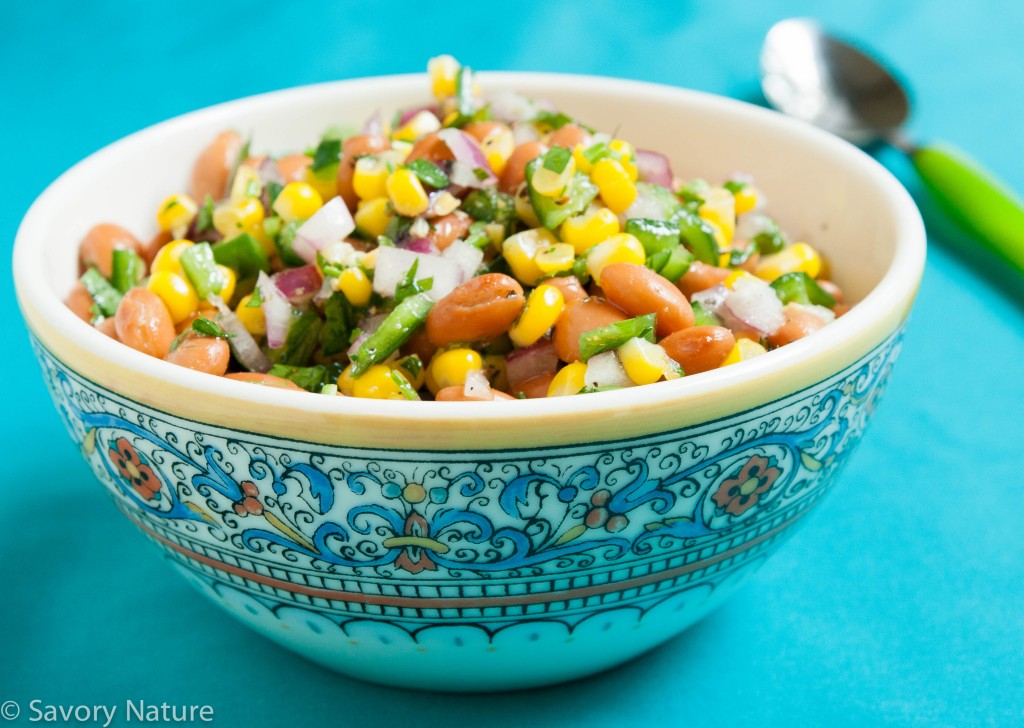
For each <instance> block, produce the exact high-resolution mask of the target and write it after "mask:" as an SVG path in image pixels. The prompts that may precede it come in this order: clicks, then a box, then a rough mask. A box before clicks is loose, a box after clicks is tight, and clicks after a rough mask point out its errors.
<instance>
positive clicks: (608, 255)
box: [587, 233, 647, 285]
mask: <svg viewBox="0 0 1024 728" xmlns="http://www.w3.org/2000/svg"><path fill="white" fill-rule="evenodd" d="M646 261H647V256H646V253H644V246H643V245H641V243H640V241H639V240H637V239H636V238H635V237H633V236H632V235H630V234H629V233H619V234H618V235H614V236H612V237H610V238H608V239H607V240H605V241H604V242H603V243H598V244H597V245H595V246H594V247H593V248H591V249H590V252H588V253H587V270H588V271H590V275H591V276H592V277H593V278H594V280H595V281H597V285H601V273H602V272H603V271H604V269H605V268H606V267H607V266H609V265H611V264H612V263H635V264H637V265H643V264H644V263H645V262H646Z"/></svg>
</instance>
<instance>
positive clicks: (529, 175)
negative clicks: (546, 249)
mask: <svg viewBox="0 0 1024 728" xmlns="http://www.w3.org/2000/svg"><path fill="white" fill-rule="evenodd" d="M540 163H541V162H540V158H539V157H538V158H537V159H534V160H532V161H531V162H530V163H529V164H527V165H526V179H527V180H532V179H533V173H534V171H535V170H536V169H537V165H538V164H540ZM527 188H528V190H529V193H530V204H531V205H533V211H534V212H535V213H537V219H538V220H539V221H540V224H541V225H543V226H544V227H546V228H547V229H548V230H554V229H555V228H557V227H558V226H559V225H561V224H562V223H563V222H565V221H566V219H568V218H569V217H570V216H572V215H576V214H578V213H581V212H583V211H584V210H585V209H587V205H589V204H590V203H591V202H593V201H594V198H595V197H597V185H595V184H594V183H593V182H591V181H590V178H589V177H588V176H587V175H585V174H582V173H577V174H575V175H573V177H572V179H570V180H569V184H568V185H567V186H566V188H565V194H564V195H563V196H562V200H555V199H553V198H551V197H548V196H547V195H542V194H541V193H539V192H537V190H535V189H534V188H533V184H532V182H527Z"/></svg>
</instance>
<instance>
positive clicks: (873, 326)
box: [13, 71, 925, 427]
mask: <svg viewBox="0 0 1024 728" xmlns="http://www.w3.org/2000/svg"><path fill="white" fill-rule="evenodd" d="M478 78H479V81H480V83H481V85H482V86H485V87H487V88H489V89H496V90H500V89H506V88H509V89H515V88H523V87H528V88H530V89H531V90H532V89H538V88H539V89H541V90H543V89H549V90H550V92H553V93H556V92H557V91H558V90H559V89H561V90H565V89H566V88H570V89H572V91H573V92H574V93H580V92H584V93H595V94H614V95H616V96H617V97H630V96H634V97H637V98H646V99H649V98H650V97H651V96H652V95H655V96H666V95H667V96H669V97H675V98H676V99H678V100H680V101H682V102H684V103H685V104H687V105H690V106H694V107H703V108H707V109H710V110H716V111H724V112H726V113H728V114H731V115H734V116H737V117H740V118H743V119H744V120H748V121H750V122H751V123H754V124H758V125H765V126H768V127H774V128H776V129H781V130H782V131H783V132H784V133H789V134H795V133H798V134H800V135H801V137H802V140H803V141H806V143H807V144H808V145H811V146H813V147H816V148H817V149H819V150H821V151H822V152H823V153H827V154H829V155H831V156H833V157H835V158H836V159H838V160H841V161H843V162H844V163H845V164H849V165H852V166H853V167H855V168H857V169H858V170H859V171H860V172H862V173H864V174H866V175H867V176H868V177H869V178H870V179H871V180H872V181H873V182H874V183H875V184H877V185H879V186H880V187H881V188H882V189H883V191H884V192H885V196H886V198H887V201H888V202H889V203H890V209H891V212H892V214H893V217H894V220H895V221H896V235H895V245H896V249H895V250H894V252H893V256H892V261H891V263H890V264H889V266H888V269H887V270H886V271H885V273H884V275H883V276H882V278H881V280H879V281H878V283H877V284H876V285H875V286H874V288H872V289H871V291H870V292H869V293H868V294H867V295H866V296H865V297H864V298H863V299H861V300H860V301H859V302H858V303H857V305H856V306H854V307H853V308H852V309H851V310H850V311H849V312H848V313H847V314H846V315H844V316H843V317H841V318H840V319H838V320H836V321H835V322H834V323H832V324H830V325H829V326H826V327H825V328H824V329H822V330H821V331H818V332H816V333H815V335H814V336H813V337H808V338H805V339H801V340H799V341H796V342H793V343H791V344H788V345H787V346H785V347H782V348H780V349H777V350H773V351H771V352H769V353H768V354H767V355H765V356H761V357H757V358H755V359H753V360H750V361H746V362H742V363H741V364H739V365H736V366H730V367H726V368H723V369H717V370H713V371H710V372H705V373H703V374H701V376H700V377H697V378H686V377H684V378H682V379H679V380H675V381H671V382H661V383H658V384H655V385H646V386H641V387H633V388H628V389H624V390H618V391H611V392H602V393H598V394H596V395H592V396H587V397H573V398H571V404H570V401H569V398H562V397H555V398H542V399H533V400H523V401H518V400H515V401H502V400H498V401H495V402H492V403H490V406H488V407H483V406H481V405H480V403H477V402H434V401H430V402H415V401H412V402H410V401H391V400H367V399H357V398H354V397H317V396H312V395H311V393H309V392H294V391H288V390H281V389H276V388H272V387H254V386H252V385H250V384H247V383H245V382H237V381H232V380H226V379H224V378H222V377H216V378H215V377H211V376H209V375H207V374H202V373H199V372H195V371H192V370H189V369H185V368H183V367H179V366H175V365H174V364H171V363H168V362H164V361H161V360H157V359H155V358H154V357H150V356H148V355H145V354H142V353H141V352H138V351H136V350H134V349H131V348H129V347H127V346H125V345H123V344H121V343H120V342H116V341H114V340H112V339H110V338H108V337H106V336H105V335H103V334H102V333H101V332H99V331H97V330H95V329H94V328H92V327H90V326H87V325H83V322H81V320H80V319H78V317H77V316H75V315H74V314H73V313H72V312H71V311H70V310H69V309H68V308H67V307H66V306H65V305H64V303H63V300H62V298H61V297H60V296H59V295H58V294H57V293H56V292H54V291H52V290H51V287H50V285H49V283H48V282H47V280H46V271H45V265H44V253H43V250H44V246H43V245H39V244H38V241H40V240H41V239H42V240H45V230H46V224H47V220H46V217H47V214H48V212H49V210H50V208H51V207H53V205H54V204H56V202H55V200H56V199H57V198H59V196H60V195H61V194H62V191H63V190H64V189H65V188H67V187H70V186H73V185H75V184H76V183H79V182H80V180H81V179H82V178H83V177H87V176H88V175H89V174H90V173H91V172H92V170H93V168H94V167H96V166H97V165H99V164H102V163H103V162H104V160H105V159H106V158H107V157H108V156H110V155H113V154H116V153H118V152H119V151H121V150H123V149H125V148H130V147H131V146H133V145H136V144H142V143H147V142H149V141H151V140H152V139H155V138H159V137H160V136H163V135H166V134H171V133H174V132H175V131H178V130H182V131H183V130H185V129H187V128H189V127H191V126H197V125H205V124H207V123H209V122H211V121H212V120H215V119H216V118H217V117H238V116H242V115H244V113H246V112H247V111H249V110H254V109H257V108H261V107H265V106H274V105H278V104H282V103H289V102H291V101H296V100H299V99H302V98H305V97H312V96H318V95H321V94H328V95H330V94H333V95H339V96H341V95H344V94H359V93H360V92H362V91H364V90H368V89H374V90H379V89H381V88H383V87H388V88H392V89H393V90H394V91H395V92H396V93H398V92H400V91H401V89H403V88H406V87H409V88H416V89H417V90H418V91H419V92H420V93H422V88H424V87H425V86H424V84H425V83H426V76H425V74H422V73H417V74H398V75H387V76H374V77H366V78H357V79H349V80H342V81H331V82H326V83H318V84H310V85H304V86H298V87H294V88H288V89H283V90H278V91H270V92H267V93H262V94H258V95H254V96H248V97H244V98H240V99H235V100H231V101H226V102H223V103H219V104H216V105H213V106H208V107H205V108H202V109H198V110H195V111H191V112H188V113H185V114H182V115H179V116H176V117H173V118H170V119H167V120H165V121H162V122H159V123H157V124H154V125H152V126H149V127H146V128H144V129H142V130H139V131H137V132H134V133H132V134H130V135H128V136H126V137H123V138H121V139H119V140H117V141H115V142H113V143H111V144H109V145H106V146H104V147H103V148H101V149H99V150H97V151H96V152H93V153H92V154H90V155H89V156H87V157H86V158H85V159H83V160H81V161H79V162H78V163H76V164H75V165H74V166H72V167H71V168H70V169H68V170H67V171H65V172H64V173H63V174H61V175H60V176H59V177H58V178H57V179H56V180H54V181H53V182H52V183H51V184H50V185H49V186H48V187H47V188H46V189H45V190H44V191H43V192H42V193H41V194H40V195H39V197H38V198H37V199H36V200H35V201H34V203H33V204H32V205H31V207H30V208H29V210H28V212H27V213H26V214H25V217H24V219H23V220H22V222H21V224H20V226H19V228H18V231H17V235H16V238H15V244H14V253H13V272H14V278H15V287H16V291H17V298H18V301H19V305H20V306H21V308H22V311H23V315H25V317H26V319H29V318H30V317H29V316H28V311H29V310H30V309H32V310H34V312H35V313H36V315H37V316H38V317H39V320H40V321H42V322H44V323H45V324H47V325H49V327H51V328H52V330H53V332H54V333H55V334H56V335H58V336H60V337H63V338H64V339H66V340H69V341H70V342H71V343H73V344H74V345H75V346H76V347H77V348H78V349H81V350H84V351H92V352H94V353H95V354H96V355H97V356H99V357H102V358H104V359H107V360H109V361H110V362H113V363H116V364H119V365H122V366H124V367H125V368H128V369H132V370H134V371H136V372H138V373H139V374H140V376H143V377H146V378H149V379H152V380H154V381H161V382H168V381H169V382H171V383H173V384H175V385H178V386H180V387H183V388H185V389H187V390H189V391H191V392H192V393H193V394H194V395H195V396H197V397H201V396H204V395H216V396H217V397H220V398H225V399H227V400H233V401H234V402H236V403H237V405H238V406H239V407H244V408H251V407H262V406H266V407H274V408H285V409H290V410H293V411H295V412H297V413H309V414H315V415H324V416H328V417H345V418H362V417H372V418H378V419H380V418H383V419H391V420H410V419H412V420H416V421H417V422H418V423H419V424H418V426H419V427H430V426H431V424H432V423H433V424H437V425H441V426H444V425H445V424H446V423H451V422H453V421H456V420H464V419H465V418H467V417H472V418H473V420H474V421H475V422H478V423H484V424H489V425H490V426H491V427H494V426H502V425H501V423H504V426H508V427H521V426H523V425H525V424H527V423H528V422H529V421H534V422H536V421H537V420H538V418H541V419H543V418H547V417H551V416H559V417H566V416H568V417H571V418H574V419H579V420H587V419H591V418H595V417H598V416H606V415H609V416H612V415H614V414H615V413H617V412H621V411H622V410H623V409H624V408H626V409H630V410H633V409H635V408H640V409H644V408H646V407H650V406H654V405H658V406H661V405H664V404H665V403H666V400H669V401H670V402H671V403H673V404H675V405H678V406H680V407H685V405H686V404H687V403H688V402H690V401H692V400H694V399H695V398H700V397H707V396H713V395H715V394H716V393H722V392H725V391H726V390H729V389H731V388H733V387H735V386H737V385H740V384H744V383H748V384H749V383H750V382H754V381H758V380H761V379H764V378H767V377H772V376H782V375H784V374H787V373H789V372H792V371H794V370H798V369H800V368H801V367H804V366H806V365H807V362H808V360H809V359H813V358H814V357H816V356H819V355H822V354H824V353H827V352H828V351H830V350H833V349H837V348H839V347H841V346H842V345H844V344H849V343H851V342H853V341H855V340H858V339H862V338H863V337H865V336H871V335H872V333H873V332H874V333H875V334H877V328H878V326H879V322H880V321H882V320H884V319H886V318H891V317H892V312H893V311H894V310H897V311H899V312H900V316H899V318H900V320H902V318H903V317H904V316H905V314H906V312H907V310H908V309H909V304H910V301H911V300H912V299H913V297H914V294H915V293H916V289H917V286H918V284H919V282H920V279H921V276H922V274H923V270H924V261H925V231H924V225H923V222H922V220H921V217H920V214H919V212H918V210H917V207H916V205H915V204H914V202H913V200H912V198H911V197H910V195H909V193H908V192H907V191H906V190H905V189H904V187H903V186H902V185H901V184H900V183H899V182H898V181H897V180H896V178H895V177H894V176H893V175H892V174H891V173H890V172H889V171H888V170H886V169H885V168H884V167H883V166H882V165H881V164H880V163H878V162H877V161H875V160H874V159H873V158H871V157H870V156H868V155H867V154H866V153H864V152H863V151H861V150H860V149H858V148H856V147H854V146H852V145H850V144H848V143H847V142H845V141H843V140H841V139H839V138H838V137H835V136H833V135H831V134H828V133H827V132H824V131H822V130H820V129H817V128H815V127H812V126H810V125H809V124H807V123H805V122H801V121H798V120H794V119H791V118H788V117H785V116H784V115H782V114H780V113H778V112H775V111H772V110H769V109H766V108H762V107H758V106H754V105H753V104H749V103H746V102H743V101H739V100H736V99H732V98H728V97H723V96H717V95H714V94H710V93H706V92H701V91H695V90H691V89H684V88H679V87H675V86H668V85H664V84H659V83H651V82H646V81H634V80H628V79H621V78H610V77H605V76H594V75H578V74H563V73H542V72H515V71H489V72H488V71H485V72H481V73H479V74H478ZM29 328H30V329H32V325H31V321H30V322H29ZM881 338H882V337H880V336H877V335H876V339H877V340H881ZM67 363H68V365H69V366H72V363H71V362H67ZM72 368H74V367H73V366H72ZM741 409H742V408H741Z"/></svg>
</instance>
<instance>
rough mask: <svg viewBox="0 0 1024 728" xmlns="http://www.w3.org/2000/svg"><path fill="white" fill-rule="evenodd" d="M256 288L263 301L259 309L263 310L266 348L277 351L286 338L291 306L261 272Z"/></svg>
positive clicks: (290, 317)
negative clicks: (265, 325)
mask: <svg viewBox="0 0 1024 728" xmlns="http://www.w3.org/2000/svg"><path fill="white" fill-rule="evenodd" d="M256 287H257V288H258V289H259V291H260V298H262V299H263V303H262V304H260V308H262V309H263V317H264V318H265V319H266V321H267V346H269V347H270V348H271V349H279V348H281V347H282V346H284V342H285V340H286V339H287V338H288V328H289V326H291V322H292V305H291V304H290V303H288V299H287V298H285V296H284V294H283V293H281V291H280V289H279V288H278V287H277V286H276V285H275V284H274V281H273V280H271V278H270V276H268V275H267V274H266V273H264V272H262V271H260V275H259V278H257V279H256Z"/></svg>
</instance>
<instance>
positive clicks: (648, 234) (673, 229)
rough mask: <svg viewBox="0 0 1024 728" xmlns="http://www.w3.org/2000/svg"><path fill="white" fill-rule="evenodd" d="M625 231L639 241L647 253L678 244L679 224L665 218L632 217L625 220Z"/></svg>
mask: <svg viewBox="0 0 1024 728" xmlns="http://www.w3.org/2000/svg"><path fill="white" fill-rule="evenodd" d="M625 232H627V233H629V234H630V235H632V236H633V237H635V238H636V239H637V240H639V241H640V244H641V245H643V246H644V252H645V253H647V255H654V254H655V253H658V252H660V251H662V250H668V249H670V248H673V247H675V246H678V245H679V225H677V224H676V223H674V222H669V221H667V220H654V219H652V218H647V217H632V218H630V219H629V220H626V229H625Z"/></svg>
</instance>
